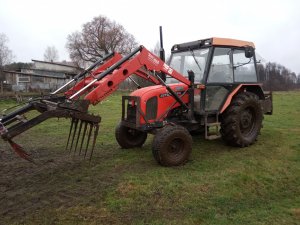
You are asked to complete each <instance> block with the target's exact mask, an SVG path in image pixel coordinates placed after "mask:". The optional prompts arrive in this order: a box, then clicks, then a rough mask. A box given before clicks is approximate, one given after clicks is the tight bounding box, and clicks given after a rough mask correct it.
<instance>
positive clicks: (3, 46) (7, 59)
mask: <svg viewBox="0 0 300 225" xmlns="http://www.w3.org/2000/svg"><path fill="white" fill-rule="evenodd" d="M7 42H8V38H7V37H6V35H5V34H3V33H0V92H1V93H2V92H3V81H4V80H5V75H4V73H3V72H2V70H3V67H4V66H5V65H7V64H9V63H11V61H12V59H13V54H12V51H11V50H10V49H9V48H8V47H7Z"/></svg>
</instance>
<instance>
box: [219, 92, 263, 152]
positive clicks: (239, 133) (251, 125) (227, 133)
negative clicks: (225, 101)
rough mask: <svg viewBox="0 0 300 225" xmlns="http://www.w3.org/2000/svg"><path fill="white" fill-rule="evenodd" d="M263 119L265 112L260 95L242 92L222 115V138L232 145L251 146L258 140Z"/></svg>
mask: <svg viewBox="0 0 300 225" xmlns="http://www.w3.org/2000/svg"><path fill="white" fill-rule="evenodd" d="M262 120H263V112H262V106H261V104H260V101H259V99H258V96H257V95H256V94H253V93H251V92H243V93H240V94H238V95H236V96H235V97H234V99H233V100H232V102H231V104H230V105H229V107H228V108H227V109H226V110H225V112H224V113H223V115H222V121H221V134H222V138H223V140H224V141H225V142H226V143H227V144H229V145H232V146H238V147H246V146H249V145H251V144H253V143H254V142H255V141H256V139H257V136H258V134H259V132H260V129H261V127H262Z"/></svg>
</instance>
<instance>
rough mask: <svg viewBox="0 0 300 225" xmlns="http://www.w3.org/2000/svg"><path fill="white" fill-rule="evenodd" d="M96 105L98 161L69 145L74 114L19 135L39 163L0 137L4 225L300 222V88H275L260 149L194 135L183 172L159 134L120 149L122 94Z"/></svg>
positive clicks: (0, 207)
mask: <svg viewBox="0 0 300 225" xmlns="http://www.w3.org/2000/svg"><path fill="white" fill-rule="evenodd" d="M13 104H14V103H13V102H11V101H2V102H0V109H1V108H5V107H8V106H9V105H13ZM92 111H94V112H100V115H101V116H102V121H103V122H102V123H101V134H100V136H99V137H98V140H97V146H96V149H95V153H94V157H93V160H92V162H91V163H89V162H88V161H86V160H83V159H81V157H75V156H72V155H71V156H70V155H69V154H68V153H67V152H65V151H64V147H65V143H66V140H67V133H68V129H69V121H68V120H64V119H60V120H57V119H52V120H49V121H47V122H45V123H43V124H41V125H39V126H37V127H35V128H33V129H31V130H30V131H28V132H26V133H24V134H23V135H21V136H20V137H18V138H16V139H15V141H16V142H17V143H19V144H22V145H23V146H24V147H25V148H26V149H27V151H28V152H30V153H31V154H32V156H33V157H34V159H35V160H36V162H37V165H34V164H31V163H28V162H27V161H24V160H22V159H19V158H18V157H17V156H16V155H15V154H14V153H13V152H12V151H10V148H9V146H8V145H7V144H6V143H5V142H3V141H2V140H0V224H239V225H240V224H255V225H257V224H272V225H273V224H280V225H282V224H289V225H290V224H300V92H284V93H275V94H274V115H272V116H265V120H264V128H263V129H262V132H261V135H260V136H259V139H258V142H257V143H255V144H254V145H252V146H251V147H248V148H232V147H229V146H226V145H224V144H223V142H222V141H221V140H216V141H207V140H204V139H203V137H202V136H194V137H193V142H194V143H193V152H192V155H191V159H190V161H189V162H188V163H187V164H186V165H185V166H181V167H175V168H166V167H161V166H159V165H158V164H157V163H156V161H155V160H154V159H153V157H152V152H151V143H152V138H153V137H152V136H149V137H148V140H147V142H146V144H145V145H144V146H143V148H136V149H131V150H122V149H120V148H119V146H118V144H117V143H116V141H115V139H114V127H115V125H116V124H117V123H118V121H119V119H120V116H121V94H120V93H117V94H115V95H113V96H111V97H110V98H109V99H108V100H106V101H105V102H103V103H101V104H99V105H98V106H96V107H94V108H93V109H92Z"/></svg>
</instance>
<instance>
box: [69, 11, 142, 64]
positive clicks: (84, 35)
mask: <svg viewBox="0 0 300 225" xmlns="http://www.w3.org/2000/svg"><path fill="white" fill-rule="evenodd" d="M136 46H137V43H136V41H135V38H134V36H133V35H131V34H129V33H128V32H127V31H126V30H125V29H124V27H123V26H122V25H120V24H118V23H116V22H115V21H111V20H110V19H108V18H107V17H105V16H98V17H95V18H94V19H93V20H92V21H91V22H88V23H85V24H84V25H83V28H82V31H81V32H74V33H72V34H70V35H68V40H67V44H66V48H67V49H68V51H69V53H70V58H71V59H72V60H73V61H74V62H76V63H77V64H78V65H83V64H84V63H85V62H95V61H97V60H98V59H99V58H101V57H103V56H104V55H105V54H108V53H109V52H113V51H117V52H120V53H123V54H127V53H129V52H130V51H132V50H133V49H134V48H135V47H136Z"/></svg>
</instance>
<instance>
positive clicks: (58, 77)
mask: <svg viewBox="0 0 300 225" xmlns="http://www.w3.org/2000/svg"><path fill="white" fill-rule="evenodd" d="M2 71H3V72H4V73H13V74H20V75H26V76H34V77H47V78H56V79H67V78H66V77H65V76H64V77H60V76H51V75H44V74H36V73H24V72H17V71H9V70H2Z"/></svg>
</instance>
